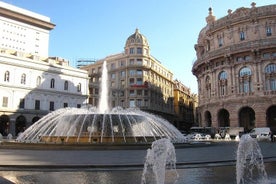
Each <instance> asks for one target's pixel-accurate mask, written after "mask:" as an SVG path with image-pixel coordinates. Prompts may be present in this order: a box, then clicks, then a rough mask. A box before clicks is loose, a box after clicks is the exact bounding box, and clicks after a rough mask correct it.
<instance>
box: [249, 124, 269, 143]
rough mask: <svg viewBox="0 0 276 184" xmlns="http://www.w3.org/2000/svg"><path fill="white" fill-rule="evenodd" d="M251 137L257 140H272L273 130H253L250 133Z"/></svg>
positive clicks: (265, 128)
mask: <svg viewBox="0 0 276 184" xmlns="http://www.w3.org/2000/svg"><path fill="white" fill-rule="evenodd" d="M249 134H250V136H251V137H253V138H256V139H257V140H260V141H261V140H270V138H271V135H270V134H271V130H270V128H269V127H259V128H253V129H252V130H251V131H250V132H249Z"/></svg>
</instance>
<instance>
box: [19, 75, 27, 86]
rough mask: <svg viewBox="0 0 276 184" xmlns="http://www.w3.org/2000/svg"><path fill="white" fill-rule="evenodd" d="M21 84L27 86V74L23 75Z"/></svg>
mask: <svg viewBox="0 0 276 184" xmlns="http://www.w3.org/2000/svg"><path fill="white" fill-rule="evenodd" d="M20 83H21V84H26V74H25V73H23V74H22V75H21V82H20Z"/></svg>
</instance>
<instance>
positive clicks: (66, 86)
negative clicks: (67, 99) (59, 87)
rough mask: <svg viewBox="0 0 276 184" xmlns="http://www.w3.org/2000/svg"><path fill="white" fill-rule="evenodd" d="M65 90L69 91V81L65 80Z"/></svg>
mask: <svg viewBox="0 0 276 184" xmlns="http://www.w3.org/2000/svg"><path fill="white" fill-rule="evenodd" d="M64 90H66V91H68V81H65V82H64Z"/></svg>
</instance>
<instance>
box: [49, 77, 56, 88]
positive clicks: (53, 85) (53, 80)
mask: <svg viewBox="0 0 276 184" xmlns="http://www.w3.org/2000/svg"><path fill="white" fill-rule="evenodd" d="M50 88H55V79H51V84H50Z"/></svg>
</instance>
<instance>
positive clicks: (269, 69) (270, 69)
mask: <svg viewBox="0 0 276 184" xmlns="http://www.w3.org/2000/svg"><path fill="white" fill-rule="evenodd" d="M265 73H267V74H270V73H276V64H269V65H267V66H266V67H265Z"/></svg>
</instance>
